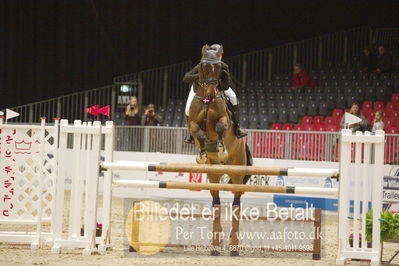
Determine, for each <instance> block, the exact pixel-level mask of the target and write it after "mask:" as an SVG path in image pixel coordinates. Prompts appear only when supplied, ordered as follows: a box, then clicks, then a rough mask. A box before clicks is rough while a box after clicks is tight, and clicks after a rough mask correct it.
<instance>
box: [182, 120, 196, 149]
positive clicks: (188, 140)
mask: <svg viewBox="0 0 399 266" xmlns="http://www.w3.org/2000/svg"><path fill="white" fill-rule="evenodd" d="M186 120H187V123H189V122H188V116H186ZM184 142H185V143H187V144H194V139H193V137H192V136H191V134H190V130H189V132H188V135H187V137H186V138H185V139H184Z"/></svg>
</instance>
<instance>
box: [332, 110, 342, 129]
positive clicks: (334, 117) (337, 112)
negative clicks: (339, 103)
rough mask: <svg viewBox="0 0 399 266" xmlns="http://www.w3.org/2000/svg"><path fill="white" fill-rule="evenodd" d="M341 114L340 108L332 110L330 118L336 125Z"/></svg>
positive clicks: (339, 121) (339, 120)
mask: <svg viewBox="0 0 399 266" xmlns="http://www.w3.org/2000/svg"><path fill="white" fill-rule="evenodd" d="M342 114H343V112H342V109H334V110H333V114H332V118H333V119H334V121H335V124H336V125H339V124H340V123H341V118H342Z"/></svg>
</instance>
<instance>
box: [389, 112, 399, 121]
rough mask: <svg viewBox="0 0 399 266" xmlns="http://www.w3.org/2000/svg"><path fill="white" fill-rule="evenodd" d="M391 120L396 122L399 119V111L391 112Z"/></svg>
mask: <svg viewBox="0 0 399 266" xmlns="http://www.w3.org/2000/svg"><path fill="white" fill-rule="evenodd" d="M389 117H390V118H395V119H396V120H397V119H399V110H395V111H391V112H389Z"/></svg>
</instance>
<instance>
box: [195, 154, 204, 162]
mask: <svg viewBox="0 0 399 266" xmlns="http://www.w3.org/2000/svg"><path fill="white" fill-rule="evenodd" d="M206 159H207V158H206V154H203V155H197V158H196V161H197V163H199V164H204V163H206Z"/></svg>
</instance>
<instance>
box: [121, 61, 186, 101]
mask: <svg viewBox="0 0 399 266" xmlns="http://www.w3.org/2000/svg"><path fill="white" fill-rule="evenodd" d="M191 66H192V64H191V61H185V62H182V63H178V64H174V65H169V66H164V67H159V68H154V69H150V70H146V71H141V72H137V73H132V74H127V75H121V76H117V77H115V78H114V83H115V84H123V83H129V82H134V83H135V84H139V95H140V101H141V102H142V103H146V104H148V103H155V104H156V105H159V106H161V105H163V106H165V105H166V104H167V102H168V100H169V99H182V98H185V97H187V95H188V85H187V84H184V83H183V76H184V74H185V73H186V72H187V71H189V70H190V69H191Z"/></svg>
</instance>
